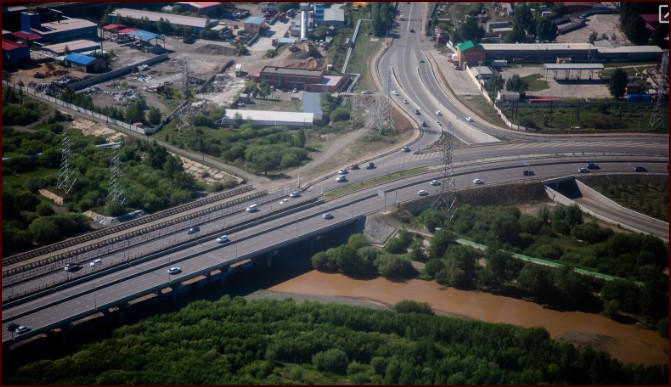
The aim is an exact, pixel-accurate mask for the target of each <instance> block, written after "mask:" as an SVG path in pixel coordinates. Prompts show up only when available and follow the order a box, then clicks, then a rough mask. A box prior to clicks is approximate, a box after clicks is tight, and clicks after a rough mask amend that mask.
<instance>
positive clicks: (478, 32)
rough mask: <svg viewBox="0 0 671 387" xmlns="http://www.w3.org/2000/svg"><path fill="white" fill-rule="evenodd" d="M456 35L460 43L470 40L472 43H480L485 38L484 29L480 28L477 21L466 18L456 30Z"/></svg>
mask: <svg viewBox="0 0 671 387" xmlns="http://www.w3.org/2000/svg"><path fill="white" fill-rule="evenodd" d="M457 33H458V34H459V37H460V38H461V39H462V41H467V40H472V41H474V42H480V40H482V38H483V37H484V36H485V30H484V28H482V27H480V23H478V19H476V18H474V17H471V18H467V19H466V21H465V22H464V23H461V25H460V26H459V28H458V29H457Z"/></svg>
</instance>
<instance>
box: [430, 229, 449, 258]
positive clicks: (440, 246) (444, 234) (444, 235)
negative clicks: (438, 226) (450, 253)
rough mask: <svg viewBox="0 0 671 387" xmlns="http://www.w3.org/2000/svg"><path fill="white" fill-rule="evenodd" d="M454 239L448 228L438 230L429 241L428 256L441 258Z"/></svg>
mask: <svg viewBox="0 0 671 387" xmlns="http://www.w3.org/2000/svg"><path fill="white" fill-rule="evenodd" d="M454 241H455V238H454V235H453V234H452V233H450V232H449V231H448V230H444V229H443V230H440V231H438V232H437V233H435V234H434V235H433V237H431V240H430V241H429V257H431V258H441V257H442V256H443V254H445V251H446V250H447V248H448V246H450V245H451V244H453V243H454Z"/></svg>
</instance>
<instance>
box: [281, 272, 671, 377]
mask: <svg viewBox="0 0 671 387" xmlns="http://www.w3.org/2000/svg"><path fill="white" fill-rule="evenodd" d="M269 290H271V291H278V292H286V293H300V294H312V295H320V296H342V297H354V298H366V299H370V300H373V301H379V302H383V303H385V304H390V305H393V304H395V303H396V302H398V301H401V300H407V299H409V300H415V301H419V302H428V303H429V304H431V306H432V308H433V309H434V310H436V311H437V312H442V313H446V314H453V315H458V316H463V317H466V318H472V319H477V320H481V321H488V322H494V323H508V324H514V325H518V326H523V327H533V326H542V327H544V328H545V329H546V330H547V331H548V332H549V333H550V336H551V337H552V338H558V337H560V336H561V337H564V338H566V337H569V336H571V337H581V338H582V339H583V341H584V340H587V341H588V342H591V343H593V344H594V346H595V347H597V348H599V349H603V350H605V351H607V352H609V353H610V354H611V355H612V356H613V357H615V358H617V359H619V360H620V361H622V362H630V363H643V364H668V362H669V356H668V340H667V339H664V338H663V337H661V336H659V335H658V334H657V333H656V332H653V331H650V330H646V329H641V328H638V327H636V326H634V325H627V324H621V323H618V322H615V321H613V320H610V319H608V318H606V317H603V316H599V315H595V314H589V313H583V312H559V311H555V310H549V309H544V308H543V307H542V306H540V305H538V304H535V303H533V302H528V301H523V300H518V299H515V298H509V297H503V296H497V295H493V294H489V293H483V292H474V291H462V290H458V289H453V288H445V287H443V286H441V285H439V284H437V283H435V282H428V281H422V280H410V281H406V282H392V281H389V280H387V279H385V278H376V279H373V280H355V279H351V278H349V277H346V276H343V275H340V274H326V273H321V272H318V271H315V270H313V271H310V272H308V273H305V274H303V275H300V276H297V277H295V278H292V279H290V280H288V281H286V282H283V283H281V284H279V285H276V286H274V287H272V288H270V289H269Z"/></svg>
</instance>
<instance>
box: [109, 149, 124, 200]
mask: <svg viewBox="0 0 671 387" xmlns="http://www.w3.org/2000/svg"><path fill="white" fill-rule="evenodd" d="M119 148H121V146H115V147H114V148H112V152H113V153H112V160H111V162H110V186H109V189H108V190H107V202H108V203H111V202H119V203H121V204H123V203H124V202H125V201H126V198H125V196H124V194H123V187H122V186H121V176H122V174H123V173H122V171H121V160H119Z"/></svg>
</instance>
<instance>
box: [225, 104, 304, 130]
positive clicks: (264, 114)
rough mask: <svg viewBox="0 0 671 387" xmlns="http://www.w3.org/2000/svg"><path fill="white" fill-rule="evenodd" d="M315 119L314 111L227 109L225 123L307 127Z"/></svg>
mask: <svg viewBox="0 0 671 387" xmlns="http://www.w3.org/2000/svg"><path fill="white" fill-rule="evenodd" d="M314 119H315V115H314V113H300V112H278V111H270V110H242V109H226V114H225V116H224V119H223V123H224V125H236V124H243V123H245V122H250V123H252V124H254V125H259V126H288V127H292V128H307V127H309V126H312V124H313V123H314Z"/></svg>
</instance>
